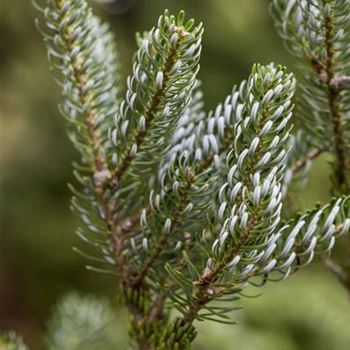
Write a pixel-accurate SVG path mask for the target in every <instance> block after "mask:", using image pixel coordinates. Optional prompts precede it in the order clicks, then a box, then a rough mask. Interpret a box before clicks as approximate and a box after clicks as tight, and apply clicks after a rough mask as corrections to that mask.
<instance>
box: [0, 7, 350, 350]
mask: <svg viewBox="0 0 350 350" xmlns="http://www.w3.org/2000/svg"><path fill="white" fill-rule="evenodd" d="M2 2H3V3H2V18H1V24H0V33H1V40H0V76H1V82H2V101H1V104H2V135H3V140H2V204H1V220H2V221H1V237H0V240H1V241H0V250H1V251H0V329H2V330H9V329H15V330H16V331H18V332H19V333H21V334H22V335H23V337H24V339H25V341H26V342H27V343H28V344H29V345H30V347H31V349H34V350H40V349H44V348H45V347H44V345H43V342H42V339H43V334H44V332H45V322H46V321H47V319H48V317H49V315H50V310H51V308H52V306H53V305H54V304H55V302H56V301H57V300H58V299H59V298H60V296H62V295H63V294H64V293H66V292H67V291H70V290H78V291H81V292H86V293H94V294H96V295H98V296H106V297H109V298H110V299H111V300H112V301H113V298H114V297H113V296H114V281H113V278H112V277H106V276H103V275H99V274H95V273H91V272H88V271H86V270H85V263H86V261H84V259H83V258H81V257H79V256H78V255H76V254H75V253H74V252H73V251H72V246H73V245H80V244H81V243H80V242H79V240H78V239H77V238H76V236H75V235H74V231H75V228H76V227H77V225H78V221H77V220H76V219H75V218H74V216H73V214H72V213H71V212H70V210H69V200H70V194H69V191H68V189H67V183H68V182H70V181H73V176H72V171H71V162H72V161H73V160H74V159H75V158H76V153H75V151H74V150H73V148H72V147H71V145H70V143H69V141H68V139H67V137H66V134H65V124H64V120H63V118H62V117H61V116H60V115H59V113H58V110H57V103H58V101H59V99H60V91H59V89H58V87H57V86H56V85H55V84H54V82H53V80H52V76H51V74H50V72H49V66H48V63H47V58H46V51H45V49H44V45H43V42H42V39H41V37H40V34H39V33H38V32H37V30H36V28H35V25H34V19H35V18H36V17H39V16H40V14H39V13H37V12H36V11H35V9H34V8H33V6H32V5H31V2H30V1H29V0H8V1H6V0H2ZM90 3H92V2H91V1H90ZM118 3H119V6H118V7H115V8H114V9H113V11H112V12H113V13H112V12H111V11H109V10H111V7H108V8H107V7H101V6H98V5H96V3H95V4H94V7H95V8H96V12H97V13H98V14H99V15H100V16H102V17H103V18H104V19H105V20H107V21H108V22H110V23H111V26H112V30H113V31H114V32H115V33H116V37H117V41H118V47H119V53H120V57H121V61H122V67H123V74H124V77H125V78H126V76H127V75H128V74H129V72H130V69H131V57H132V54H133V52H134V51H135V49H136V45H135V40H134V38H135V32H136V31H142V30H147V29H150V28H151V27H152V26H153V25H154V24H155V23H156V21H157V18H158V16H159V14H161V13H162V12H163V10H164V9H165V8H168V9H169V10H171V11H178V10H180V9H184V10H185V11H186V13H187V15H188V16H190V17H194V18H195V19H196V20H197V21H203V22H204V26H205V34H204V40H203V55H202V59H201V72H200V74H199V77H200V79H201V80H202V81H203V90H204V93H205V96H206V106H207V109H208V110H209V109H211V108H213V107H215V105H216V104H217V103H218V102H220V101H223V100H224V98H225V96H226V95H227V94H229V93H230V91H231V89H232V86H233V85H234V84H235V83H238V82H239V81H240V80H241V79H242V78H245V77H246V76H247V75H248V74H249V72H250V69H251V66H252V64H253V63H255V62H260V63H269V62H271V61H274V62H276V63H281V64H284V65H287V66H288V67H289V69H290V70H292V71H293V65H292V60H291V57H290V56H289V55H288V54H287V52H286V50H285V49H284V47H283V44H282V43H281V41H280V40H279V38H278V37H277V35H276V34H275V31H274V28H273V23H272V20H271V18H270V16H269V14H268V1H267V0H231V1H230V0H220V1H219V0H205V1H199V0H187V1H186V0H151V1H146V0H138V1H137V0H135V1H129V2H128V1H126V0H124V1H123V0H120V1H119V2H118ZM108 9H109V10H108ZM327 161H328V158H327V157H323V158H322V159H320V160H318V161H317V162H316V166H315V168H314V169H313V171H312V174H311V175H312V176H311V181H310V182H309V184H308V186H307V188H306V189H305V191H303V193H301V194H300V195H298V198H297V199H296V202H295V203H296V204H295V205H296V206H299V207H300V208H305V207H308V206H311V205H312V204H313V203H314V202H315V201H325V200H326V199H328V195H327V193H328V191H327V189H328V188H329V173H328V167H327V164H326V163H327ZM260 292H263V295H262V296H261V297H260V298H257V299H245V300H244V301H243V304H244V312H240V313H238V314H237V319H238V321H239V322H240V324H239V325H238V326H222V325H217V324H213V323H204V324H201V325H200V326H199V327H200V329H201V330H202V332H200V336H199V338H198V341H197V343H196V344H197V345H196V347H197V349H208V350H209V349H241V350H264V349H269V350H274V349H275V350H281V349H283V350H299V349H305V350H313V349H315V350H326V349H329V350H343V349H344V350H346V349H350V332H349V324H350V316H349V314H350V313H349V303H348V302H349V300H348V297H347V295H346V293H345V292H344V291H343V290H342V288H341V287H340V286H339V285H338V284H337V283H336V281H335V280H334V278H333V277H331V276H329V275H328V274H327V273H326V272H325V271H324V269H323V267H322V265H318V266H316V267H313V268H308V269H306V270H305V271H303V272H302V273H300V274H298V275H296V276H293V277H291V278H290V279H289V280H288V281H286V282H284V283H280V284H278V285H277V284H275V285H269V286H267V287H266V288H264V289H260V290H258V291H257V290H253V289H252V290H248V291H247V293H248V294H252V295H254V294H257V293H260ZM120 327H121V328H123V327H124V328H126V325H125V318H121V319H120ZM282 344H283V345H282Z"/></svg>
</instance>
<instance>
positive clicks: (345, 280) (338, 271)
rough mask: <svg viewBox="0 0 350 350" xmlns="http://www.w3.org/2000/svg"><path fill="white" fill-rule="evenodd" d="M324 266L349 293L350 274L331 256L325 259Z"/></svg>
mask: <svg viewBox="0 0 350 350" xmlns="http://www.w3.org/2000/svg"><path fill="white" fill-rule="evenodd" d="M325 266H326V268H327V269H328V270H329V271H330V272H331V273H332V274H333V275H334V276H335V277H336V278H337V279H338V280H339V282H340V283H341V284H342V285H343V286H344V287H345V288H346V289H347V291H348V292H349V293H350V276H349V275H348V273H347V272H346V271H345V270H344V269H343V268H342V267H341V266H340V265H339V264H337V263H336V262H335V261H334V260H333V259H331V258H328V259H327V260H326V261H325Z"/></svg>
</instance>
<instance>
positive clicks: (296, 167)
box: [291, 147, 326, 174]
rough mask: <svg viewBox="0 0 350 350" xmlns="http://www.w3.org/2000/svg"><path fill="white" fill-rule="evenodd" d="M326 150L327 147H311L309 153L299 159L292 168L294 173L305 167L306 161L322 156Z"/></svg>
mask: <svg viewBox="0 0 350 350" xmlns="http://www.w3.org/2000/svg"><path fill="white" fill-rule="evenodd" d="M325 150H326V147H315V148H313V149H311V150H310V151H309V152H308V153H306V155H305V157H304V158H302V159H299V160H297V161H296V162H295V163H294V164H293V166H292V168H291V170H292V172H293V174H295V173H298V172H299V171H300V170H302V169H303V168H304V166H305V165H306V163H307V162H308V161H311V160H314V159H316V158H317V157H318V156H320V155H321V154H322V153H323V152H324V151H325Z"/></svg>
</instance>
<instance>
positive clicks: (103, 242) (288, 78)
mask: <svg viewBox="0 0 350 350" xmlns="http://www.w3.org/2000/svg"><path fill="white" fill-rule="evenodd" d="M38 8H39V10H40V11H42V13H43V20H42V21H41V22H42V23H41V24H38V26H39V29H40V31H41V32H42V34H43V37H44V40H45V43H46V47H47V52H48V56H49V61H50V64H51V67H52V68H53V70H54V72H55V77H56V80H57V81H58V83H59V85H60V86H61V88H62V101H61V104H60V111H61V113H62V115H63V116H64V118H65V119H66V120H67V124H68V134H69V137H70V139H71V141H72V143H73V145H74V147H75V148H76V149H77V151H78V152H79V154H80V162H79V163H77V164H74V174H75V176H76V179H77V181H76V184H75V185H74V186H71V189H72V193H73V198H72V208H73V209H74V211H75V212H77V214H78V215H79V216H80V218H81V221H82V228H80V229H78V231H77V234H78V235H79V236H80V237H81V238H82V240H83V241H84V242H85V243H87V244H88V245H92V246H93V247H94V248H96V249H95V253H91V249H88V250H84V249H83V248H75V249H76V250H77V251H78V252H79V253H80V254H82V255H84V256H86V257H88V258H89V259H90V260H91V262H92V264H91V265H92V266H89V267H88V268H89V269H91V270H96V271H101V272H105V273H110V274H112V275H113V276H115V278H116V280H117V283H118V297H119V300H120V302H121V303H122V304H123V305H125V306H126V308H127V310H128V312H129V314H130V318H131V326H130V336H131V339H132V343H133V345H134V346H138V347H139V348H140V349H164V350H165V349H166V350H171V349H188V348H190V346H191V342H192V341H193V339H194V337H195V335H196V330H195V327H194V324H193V322H194V321H195V320H214V321H218V322H224V323H233V322H234V313H233V315H232V311H233V310H235V309H236V308H237V307H238V305H237V303H236V302H235V301H236V300H237V299H239V298H240V297H241V296H242V295H243V293H242V292H243V290H244V288H245V287H246V286H247V285H249V284H253V285H256V286H261V285H263V284H264V283H265V282H267V281H280V280H283V279H284V278H286V277H287V276H289V275H290V274H291V273H294V272H295V271H296V270H298V269H299V268H300V267H302V266H305V265H308V264H310V263H311V262H312V261H313V260H314V259H315V258H317V257H320V258H322V259H327V258H328V257H329V255H330V253H331V250H332V248H333V246H334V244H335V240H336V238H338V237H340V236H342V235H345V234H347V233H348V231H349V229H350V211H349V210H350V203H349V198H348V197H347V195H348V193H349V189H350V163H349V159H350V152H349V148H350V134H349V126H350V101H349V91H350V90H349V82H350V77H349V75H348V74H349V69H350V68H349V67H350V62H349V60H347V57H348V54H349V43H350V29H349V28H350V27H349V23H350V21H349V14H350V3H349V2H348V1H346V0H310V1H306V0H289V1H288V0H274V1H272V2H271V12H272V13H273V16H274V18H275V20H276V26H277V30H278V32H279V33H280V34H281V36H282V38H283V39H284V40H285V42H286V44H287V46H288V48H289V49H290V50H291V51H292V53H293V54H294V55H295V56H296V57H297V58H298V66H299V67H300V70H301V72H302V76H303V79H302V80H301V81H300V84H299V97H298V99H296V101H297V106H296V108H294V103H293V96H294V93H295V89H296V80H295V78H294V76H293V74H292V73H288V72H287V69H286V68H285V67H281V66H278V65H275V64H272V63H271V64H269V65H260V64H255V65H254V66H253V67H252V70H251V73H250V75H249V76H248V77H247V79H246V80H244V81H242V82H241V83H240V84H238V85H237V86H235V87H234V88H233V89H232V92H231V94H230V95H228V96H227V97H226V98H225V99H224V100H223V101H222V103H220V104H218V106H217V107H216V108H215V109H214V110H213V111H210V112H207V111H205V110H204V102H203V93H202V92H201V83H200V81H199V80H198V77H197V74H198V71H199V58H200V54H201V50H202V46H201V40H202V34H203V26H202V24H201V23H196V22H195V21H194V20H193V19H186V18H185V14H184V12H180V13H179V14H177V15H171V14H170V13H169V12H168V11H165V12H164V14H163V15H161V16H160V17H159V20H158V22H157V24H156V26H155V27H153V28H152V29H151V30H149V31H148V32H144V33H140V34H138V36H137V44H138V50H137V52H136V53H135V55H134V58H133V65H132V72H131V74H130V76H129V77H128V78H127V79H126V83H125V84H124V82H123V79H121V77H120V68H119V64H118V61H119V55H120V53H119V52H118V50H117V48H116V44H115V39H114V36H113V35H112V34H111V32H110V30H109V28H108V26H107V25H106V24H104V23H103V22H101V21H100V19H98V18H97V17H96V16H95V15H93V13H92V11H91V8H90V7H89V6H88V4H87V2H86V0H46V1H45V2H44V4H43V5H41V6H38ZM125 90H126V91H125ZM124 91H125V92H124ZM293 110H294V111H295V112H296V114H295V115H296V119H297V121H298V122H299V121H300V124H301V128H300V130H298V131H295V133H294V131H293V130H292V124H291V118H292V113H293ZM325 151H328V152H331V153H332V154H333V155H334V161H333V163H332V167H333V174H334V175H333V184H334V186H333V194H334V195H336V197H335V198H334V199H333V200H331V201H330V202H329V203H328V204H326V205H324V206H320V205H317V206H316V207H315V208H313V209H310V210H309V211H307V212H304V213H298V214H293V213H289V214H288V215H286V214H285V212H289V211H288V206H286V203H288V202H287V201H286V198H288V197H289V196H290V195H291V194H292V192H293V189H294V192H295V188H296V187H300V186H302V185H303V184H304V183H305V181H306V178H307V174H308V170H309V168H310V165H311V162H312V160H313V159H314V158H316V157H317V156H318V155H319V154H321V153H323V152H325ZM173 309H177V310H178V314H177V317H176V318H174V317H171V316H170V313H171V311H172V310H173Z"/></svg>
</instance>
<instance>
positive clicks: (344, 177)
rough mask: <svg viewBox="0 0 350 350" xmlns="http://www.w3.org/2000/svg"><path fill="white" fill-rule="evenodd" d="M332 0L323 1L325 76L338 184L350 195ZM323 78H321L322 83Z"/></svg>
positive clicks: (349, 174) (349, 175) (349, 173)
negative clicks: (336, 77) (336, 62)
mask: <svg viewBox="0 0 350 350" xmlns="http://www.w3.org/2000/svg"><path fill="white" fill-rule="evenodd" d="M331 2H332V1H331V0H323V5H324V7H325V9H324V12H325V17H324V25H325V38H324V45H325V48H326V66H325V74H326V84H327V94H328V104H329V111H330V113H331V121H332V125H333V133H334V148H335V154H336V158H337V162H336V170H335V175H336V179H337V182H338V184H339V186H340V187H344V192H345V193H350V169H349V166H350V163H349V154H348V152H347V146H346V142H347V141H349V140H347V139H346V135H345V133H344V126H345V125H346V122H345V121H344V120H343V118H344V117H343V116H342V114H341V111H340V108H339V105H338V99H339V95H340V93H341V90H340V89H335V88H334V84H332V82H333V80H334V78H335V67H334V54H335V50H334V42H335V40H334V35H335V28H334V23H333V18H332V13H331V12H332V8H331ZM321 79H322V77H320V81H321Z"/></svg>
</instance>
